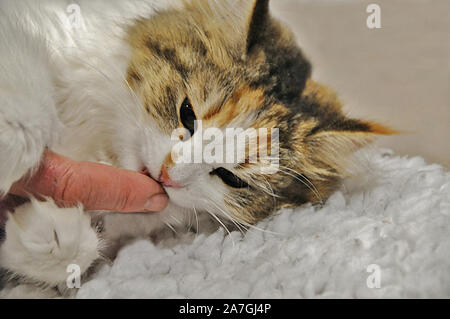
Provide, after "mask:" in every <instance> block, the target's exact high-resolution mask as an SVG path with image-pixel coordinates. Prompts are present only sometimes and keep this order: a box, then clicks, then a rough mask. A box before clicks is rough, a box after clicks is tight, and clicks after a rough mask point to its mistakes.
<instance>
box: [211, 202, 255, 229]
mask: <svg viewBox="0 0 450 319" xmlns="http://www.w3.org/2000/svg"><path fill="white" fill-rule="evenodd" d="M210 203H211V204H213V205H214V206H216V208H217V209H218V210H220V211H221V212H222V214H224V215H225V216H226V217H227V218H228V219H229V220H230V221H231V222H232V223H233V224H234V225H235V226H236V227H237V228H238V229H239V231H240V232H241V234H242V235H244V231H243V230H242V224H241V223H240V221H239V220H237V219H235V218H233V216H231V215H230V214H228V213H227V212H226V211H224V210H223V209H222V208H220V207H219V205H217V204H216V203H215V202H214V201H212V200H211V201H210ZM244 230H245V231H247V229H245V228H244Z"/></svg>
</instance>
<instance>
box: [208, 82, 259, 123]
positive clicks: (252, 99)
mask: <svg viewBox="0 0 450 319" xmlns="http://www.w3.org/2000/svg"><path fill="white" fill-rule="evenodd" d="M265 105H266V103H265V95H264V91H263V90H261V89H252V88H251V87H250V86H248V85H244V86H242V87H240V88H238V89H237V90H235V91H234V92H233V93H232V94H231V96H230V97H229V98H228V99H227V101H225V103H224V104H223V105H218V106H213V107H211V108H210V109H209V110H208V111H207V112H206V113H205V114H204V115H203V116H202V120H203V121H205V123H207V124H208V125H209V126H217V127H225V126H227V125H229V124H230V123H231V122H232V121H234V120H236V119H237V118H238V117H243V118H245V117H248V116H249V115H250V114H251V113H253V112H255V111H257V110H260V109H261V108H263V107H264V106H265Z"/></svg>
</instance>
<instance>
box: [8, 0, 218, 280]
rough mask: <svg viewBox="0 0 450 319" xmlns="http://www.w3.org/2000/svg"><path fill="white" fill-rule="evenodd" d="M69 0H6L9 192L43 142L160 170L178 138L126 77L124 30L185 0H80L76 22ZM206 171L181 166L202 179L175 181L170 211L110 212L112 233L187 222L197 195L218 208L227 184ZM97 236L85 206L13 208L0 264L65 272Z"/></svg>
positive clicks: (31, 271) (48, 275) (112, 237)
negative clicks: (178, 185) (178, 184)
mask: <svg viewBox="0 0 450 319" xmlns="http://www.w3.org/2000/svg"><path fill="white" fill-rule="evenodd" d="M71 3H72V1H64V0H61V1H57V0H53V1H52V0H44V1H10V0H2V1H1V3H0V191H1V192H3V193H7V192H8V190H9V188H10V187H11V185H12V184H13V183H14V182H15V181H17V180H18V179H20V178H21V177H22V176H24V174H26V173H27V172H29V171H30V170H33V169H35V168H36V167H37V166H38V164H39V161H40V158H41V155H42V153H43V151H44V149H45V147H49V148H50V149H52V150H54V151H56V152H59V153H61V154H64V155H66V156H69V157H71V158H73V159H75V160H90V161H108V160H109V157H108V154H114V155H115V156H117V162H116V163H114V164H115V165H117V166H119V167H123V168H127V169H132V170H139V169H140V167H141V166H142V165H143V164H145V165H146V166H147V167H148V169H149V171H150V173H151V174H152V175H153V176H158V173H159V171H160V167H161V164H162V162H163V160H164V157H165V156H166V154H167V153H168V152H169V151H170V147H171V145H172V144H173V142H172V141H171V140H170V137H169V136H166V135H164V134H162V133H161V132H160V131H159V130H158V129H157V127H156V125H155V124H154V123H152V122H151V120H149V119H148V116H142V114H141V113H139V112H141V110H142V109H143V108H139V107H137V106H136V104H138V103H141V102H140V101H139V100H138V99H137V98H136V96H135V95H134V94H133V93H132V92H131V90H130V89H129V88H128V87H127V86H126V83H125V71H126V68H127V65H128V62H129V61H128V60H129V49H128V47H127V45H126V44H125V42H124V41H123V40H122V36H123V34H124V26H126V25H127V23H129V22H130V21H131V19H133V18H135V17H137V16H150V15H151V14H153V13H154V9H155V8H163V7H165V6H167V5H178V3H179V1H177V0H174V1H165V0H137V1H136V0H131V1H122V0H120V1H110V0H108V1H103V0H97V1H76V2H75V3H77V4H79V7H80V8H81V14H82V15H81V16H82V19H83V20H82V21H81V24H80V25H79V27H78V28H73V27H72V25H71V23H70V20H69V16H70V14H71V12H67V8H68V6H69V4H71ZM72 13H73V12H72ZM178 170H179V172H180V174H182V172H183V170H182V169H178ZM201 172H202V167H198V168H197V169H195V168H194V169H192V170H190V176H181V175H180V176H178V177H179V178H182V179H189V178H196V179H197V182H196V183H195V185H196V186H195V187H193V188H192V189H190V190H189V191H188V190H168V191H169V195H170V197H171V199H172V202H171V203H169V206H168V207H167V209H165V210H164V211H163V212H160V213H154V214H136V215H125V214H110V215H107V217H106V218H105V220H104V227H105V229H106V230H107V232H106V235H105V237H106V238H105V239H106V241H110V242H114V241H117V240H119V239H120V238H124V236H125V237H126V236H130V237H137V236H145V235H148V234H149V233H150V232H151V231H152V230H154V229H155V228H159V227H161V225H164V224H174V223H176V222H180V223H183V222H184V221H185V220H186V219H187V218H191V217H187V216H188V215H187V214H186V213H187V211H191V209H190V208H192V207H193V206H194V205H196V207H205V209H208V207H209V208H210V209H211V208H215V207H214V206H211V202H214V203H215V204H214V205H215V206H217V208H218V209H219V210H220V209H221V208H220V205H221V204H220V203H222V202H223V197H222V196H223V195H221V194H223V193H224V192H220V191H215V192H213V191H211V189H214V188H216V190H220V189H221V188H223V187H224V186H223V185H222V183H221V182H219V181H218V180H217V181H208V182H206V181H202V178H206V177H203V176H204V174H202V173H201ZM171 174H177V173H176V172H172V173H171ZM206 176H207V175H206ZM211 183H216V184H214V185H211ZM170 192H172V193H170ZM199 194H201V195H202V196H199ZM204 198H208V200H209V204H208V205H209V206H208V205H207V204H205V203H204ZM177 204H178V205H180V206H185V207H184V208H181V207H180V206H177ZM186 205H188V206H186ZM190 205H192V206H190ZM99 243H100V242H99V239H98V238H97V235H96V233H95V230H94V229H93V228H91V226H90V217H89V216H88V215H87V214H84V213H83V211H82V209H81V208H68V209H61V208H57V207H56V206H55V205H54V204H53V203H52V202H51V201H49V202H46V203H40V202H37V201H32V202H31V203H29V204H26V205H24V206H22V207H20V208H19V209H18V210H17V211H16V213H14V215H10V216H9V219H8V222H7V225H6V239H5V241H4V242H3V243H2V244H1V246H0V267H4V268H6V269H7V270H9V271H10V272H11V274H18V275H24V276H26V277H27V278H30V279H33V280H36V281H41V282H45V283H48V284H52V285H56V284H58V283H61V282H64V281H65V279H66V276H67V275H68V274H67V273H66V268H67V266H68V264H71V263H75V264H78V265H79V266H80V267H81V269H82V270H83V271H84V270H86V269H87V268H88V267H89V265H91V264H92V263H93V262H94V260H95V259H97V258H98V256H99V252H98V249H99Z"/></svg>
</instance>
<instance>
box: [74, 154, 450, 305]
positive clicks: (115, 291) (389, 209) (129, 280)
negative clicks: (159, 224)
mask: <svg viewBox="0 0 450 319" xmlns="http://www.w3.org/2000/svg"><path fill="white" fill-rule="evenodd" d="M359 157H360V158H361V161H362V163H363V165H362V166H363V168H361V169H360V170H359V171H358V174H357V176H358V177H356V178H355V177H354V178H351V179H348V180H346V181H345V182H344V184H343V186H342V187H341V189H340V190H339V191H337V192H336V193H335V194H334V195H333V196H332V197H331V198H329V200H328V201H327V202H326V203H325V205H324V206H323V207H312V206H310V205H305V206H304V207H301V208H297V209H284V210H282V211H280V212H279V213H277V214H276V215H274V216H272V217H271V218H269V219H267V220H265V221H263V222H261V223H259V224H258V225H257V226H256V227H257V228H258V229H256V228H255V229H251V230H250V231H249V232H247V234H246V235H245V236H243V235H242V234H241V233H240V232H237V231H235V232H232V233H231V234H228V233H227V232H226V231H224V230H223V229H218V230H217V231H215V232H212V233H210V234H192V233H186V234H179V235H177V236H176V237H175V238H170V239H166V240H163V241H162V242H160V243H158V244H157V245H155V244H152V243H151V242H150V241H145V240H141V241H138V242H135V243H134V244H132V245H130V246H127V247H125V248H124V249H122V251H121V252H120V254H119V256H118V258H117V259H116V261H115V263H114V264H113V265H110V266H104V267H103V268H102V269H101V270H100V272H99V273H97V274H96V275H95V276H94V278H93V279H91V280H90V281H88V282H87V283H85V284H84V285H83V286H82V287H81V289H80V290H79V292H78V294H77V297H78V298H168V297H175V298H184V297H189V298H370V297H384V298H396V297H399V298H425V297H438V298H449V297H450V253H449V252H450V172H448V171H447V170H446V169H444V168H443V167H441V166H439V165H435V164H433V165H428V164H426V163H425V162H424V160H423V159H422V158H421V157H412V158H407V157H398V156H395V155H393V154H392V153H391V152H390V151H387V150H370V151H367V150H366V151H363V152H361V153H360V154H359Z"/></svg>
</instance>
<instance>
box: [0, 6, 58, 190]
mask: <svg viewBox="0 0 450 319" xmlns="http://www.w3.org/2000/svg"><path fill="white" fill-rule="evenodd" d="M48 51H49V50H48V48H47V46H46V39H45V38H43V37H42V36H40V35H37V34H33V33H32V32H31V31H30V30H29V29H28V28H27V27H26V26H25V25H23V26H22V25H20V24H19V23H18V22H17V21H16V20H14V19H13V20H11V17H8V16H5V13H2V12H1V11H0V57H1V59H0V196H1V195H2V194H5V193H7V192H8V191H9V189H10V187H11V185H12V184H13V183H14V182H15V181H17V180H18V179H20V178H21V177H22V176H23V175H24V174H26V173H27V172H29V171H30V170H31V169H33V168H36V167H37V166H38V164H39V162H40V159H41V156H42V154H43V151H44V149H45V147H51V146H52V144H53V143H54V141H55V140H56V138H57V136H58V134H59V131H60V128H61V126H62V124H61V122H60V121H59V118H58V116H57V111H56V107H55V102H54V85H53V82H52V76H51V72H50V62H49V61H50V57H49V53H48Z"/></svg>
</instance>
